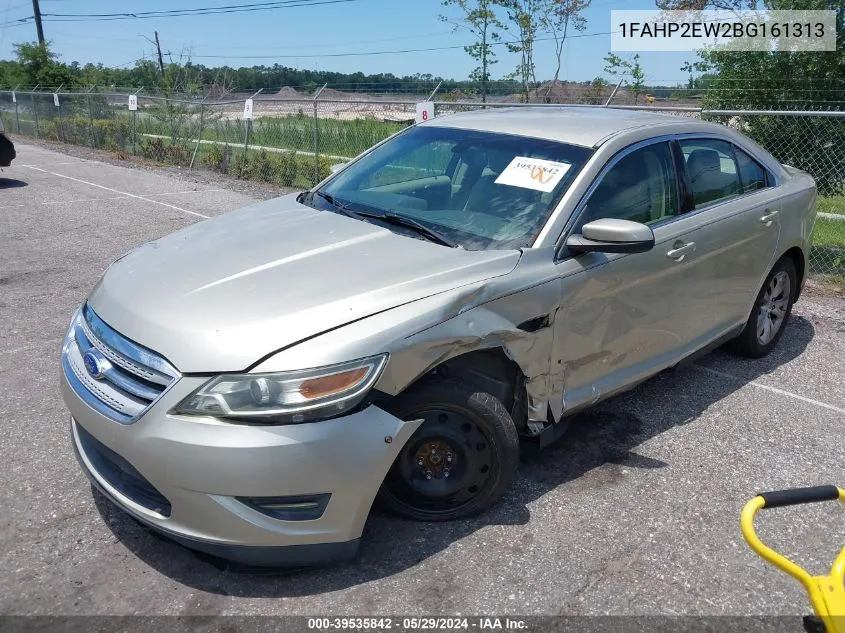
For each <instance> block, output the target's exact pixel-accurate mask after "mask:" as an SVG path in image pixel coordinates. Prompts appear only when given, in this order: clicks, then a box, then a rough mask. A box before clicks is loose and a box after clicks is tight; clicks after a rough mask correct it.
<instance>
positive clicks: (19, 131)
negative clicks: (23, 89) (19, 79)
mask: <svg viewBox="0 0 845 633" xmlns="http://www.w3.org/2000/svg"><path fill="white" fill-rule="evenodd" d="M19 87H20V86H15V90H13V91H12V94H14V95H15V123H17V127H18V134H20V133H21V117H20V115H19V114H18V95H17V92H16V91H17V89H18V88H19Z"/></svg>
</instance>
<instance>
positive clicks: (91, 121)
mask: <svg viewBox="0 0 845 633" xmlns="http://www.w3.org/2000/svg"><path fill="white" fill-rule="evenodd" d="M93 89H94V87H93V86H92V87H91V88H90V89H89V90H88V94H86V95H85V101H86V105H87V106H88V143H89V145H90V146H91V147H94V144H95V139H94V114H93V113H92V112H91V90H93Z"/></svg>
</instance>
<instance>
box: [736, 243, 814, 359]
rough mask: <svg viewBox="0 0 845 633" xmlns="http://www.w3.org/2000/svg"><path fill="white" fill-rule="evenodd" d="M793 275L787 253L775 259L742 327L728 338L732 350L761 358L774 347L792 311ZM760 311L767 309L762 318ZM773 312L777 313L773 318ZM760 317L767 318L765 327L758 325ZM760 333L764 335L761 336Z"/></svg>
mask: <svg viewBox="0 0 845 633" xmlns="http://www.w3.org/2000/svg"><path fill="white" fill-rule="evenodd" d="M797 278H798V275H797V274H796V272H795V264H794V263H793V261H792V260H791V259H790V258H789V257H784V258H782V259H780V260H778V262H777V263H776V264H775V265H774V267H773V268H772V270H771V272H770V273H769V274H768V276H767V277H766V281H764V282H763V287H762V288H760V292H759V293H758V294H757V298H756V299H755V300H754V308H753V309H752V310H751V315H750V316H749V317H748V321H747V322H746V323H745V328H743V330H742V332H741V333H740V335H739V336H738V337H736V338H735V339H734V340H733V341H731V344H730V349H731V351H732V352H734V353H735V354H738V355H739V356H745V357H747V358H761V357H763V356H765V355H766V354H768V353H769V352H771V351H772V349H774V347H775V345H777V343H778V341H779V340H780V337H781V336H783V331H784V330H785V329H786V322H787V321H788V320H789V315H790V314H792V304H793V303H794V302H795V294H796V290H797V289H798V279H797ZM775 280H779V282H780V283H779V284H778V283H777V282H776V281H775ZM784 284H788V287H784ZM773 293H774V294H773ZM762 311H766V313H767V316H766V317H765V319H764V317H763V315H762ZM777 314H780V315H781V316H780V317H779V318H775V316H776V315H777ZM762 320H768V321H769V328H770V329H769V330H767V331H764V330H763V329H761V328H762V327H765V326H761V323H762ZM764 333H765V334H767V336H763V334H764Z"/></svg>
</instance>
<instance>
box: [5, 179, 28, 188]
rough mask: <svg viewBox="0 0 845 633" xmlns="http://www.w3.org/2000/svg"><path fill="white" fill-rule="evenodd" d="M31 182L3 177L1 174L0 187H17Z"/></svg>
mask: <svg viewBox="0 0 845 633" xmlns="http://www.w3.org/2000/svg"><path fill="white" fill-rule="evenodd" d="M28 185H29V183H27V182H24V181H23V180H16V179H14V178H3V176H0V189H15V188H17V187H26V186H28Z"/></svg>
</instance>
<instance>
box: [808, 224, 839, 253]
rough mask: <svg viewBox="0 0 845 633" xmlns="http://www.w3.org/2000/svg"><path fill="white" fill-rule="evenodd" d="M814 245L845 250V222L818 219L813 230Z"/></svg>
mask: <svg viewBox="0 0 845 633" xmlns="http://www.w3.org/2000/svg"><path fill="white" fill-rule="evenodd" d="M813 244H814V245H825V246H840V247H843V248H845V220H832V219H829V218H817V219H816V226H815V229H813Z"/></svg>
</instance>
